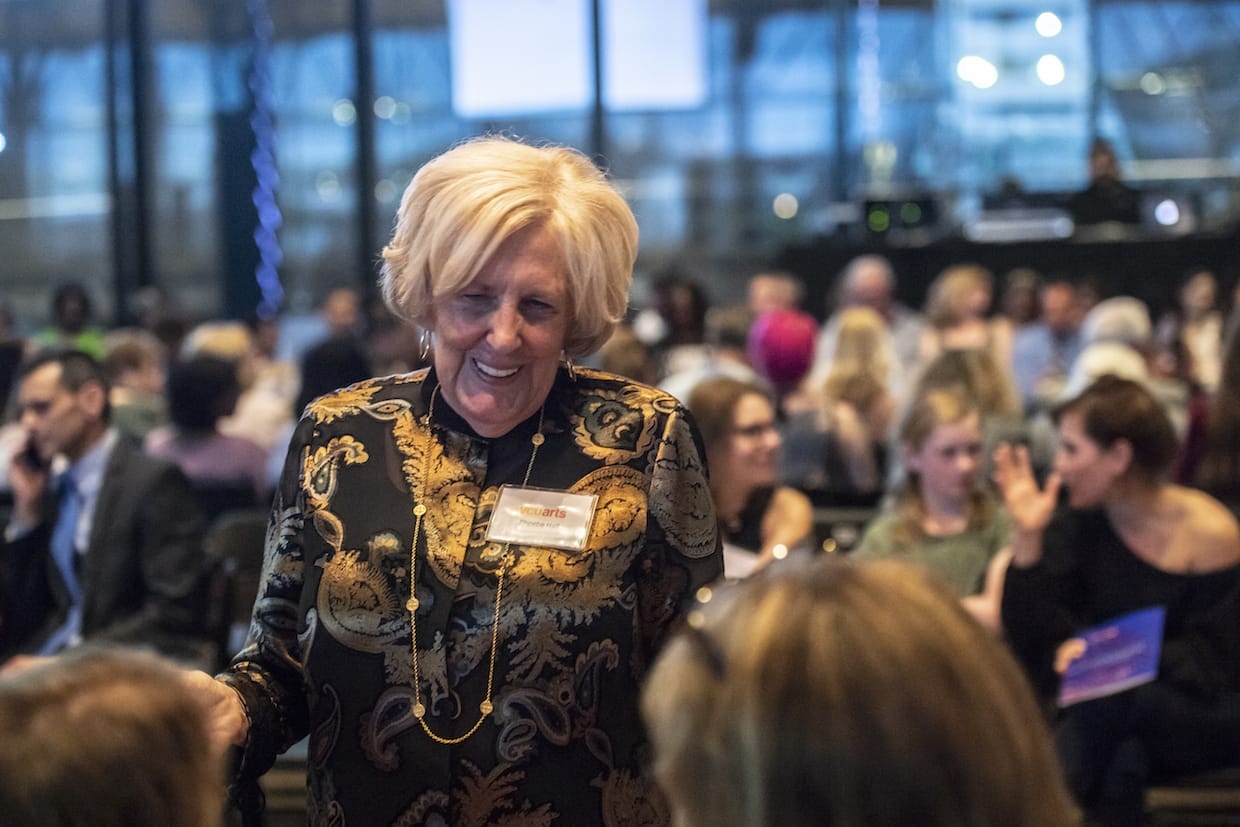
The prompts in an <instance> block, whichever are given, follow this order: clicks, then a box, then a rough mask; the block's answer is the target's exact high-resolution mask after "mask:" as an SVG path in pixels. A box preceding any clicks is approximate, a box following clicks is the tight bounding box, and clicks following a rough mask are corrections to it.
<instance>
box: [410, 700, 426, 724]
mask: <svg viewBox="0 0 1240 827" xmlns="http://www.w3.org/2000/svg"><path fill="white" fill-rule="evenodd" d="M413 717H415V718H417V719H418V720H419V721H420V720H422V719H423V718H425V717H426V707H424V706H422V704H414V705H413Z"/></svg>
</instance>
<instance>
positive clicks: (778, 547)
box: [771, 543, 788, 560]
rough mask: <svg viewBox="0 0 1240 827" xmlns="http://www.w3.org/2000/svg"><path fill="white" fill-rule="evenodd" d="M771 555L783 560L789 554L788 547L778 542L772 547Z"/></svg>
mask: <svg viewBox="0 0 1240 827" xmlns="http://www.w3.org/2000/svg"><path fill="white" fill-rule="evenodd" d="M771 556H772V557H774V558H775V559H776V560H783V559H784V558H785V557H787V556H788V547H787V546H786V545H784V544H783V543H776V544H775V545H774V547H772V548H771Z"/></svg>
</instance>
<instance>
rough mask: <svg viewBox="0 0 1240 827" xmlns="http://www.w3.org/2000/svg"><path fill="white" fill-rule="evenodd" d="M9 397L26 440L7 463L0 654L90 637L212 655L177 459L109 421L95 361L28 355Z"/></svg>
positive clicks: (198, 531) (198, 541) (194, 511)
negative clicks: (9, 504)
mask: <svg viewBox="0 0 1240 827" xmlns="http://www.w3.org/2000/svg"><path fill="white" fill-rule="evenodd" d="M17 402H18V408H19V411H20V416H21V419H20V423H21V426H22V428H24V429H25V431H26V435H27V440H28V443H27V448H26V451H25V452H24V453H21V454H19V455H17V456H16V457H15V458H14V460H13V462H12V463H11V466H10V468H9V481H10V484H11V486H12V490H13V514H12V517H11V519H10V522H9V525H8V526H7V527H6V528H5V534H4V540H3V544H0V661H3V660H6V659H8V658H10V657H12V656H13V655H25V654H54V653H56V652H58V651H60V650H62V649H64V648H67V647H70V646H74V645H76V644H77V643H79V642H81V641H92V640H93V641H107V642H115V643H123V644H140V645H145V646H152V647H155V648H156V649H158V650H160V651H162V652H164V653H165V654H168V655H172V656H176V657H182V658H201V657H203V656H207V657H209V656H210V652H209V646H208V645H207V643H208V641H207V640H206V637H207V632H206V629H205V628H204V626H205V624H204V620H203V618H204V616H205V606H204V602H205V591H204V589H205V586H206V583H207V576H206V573H207V570H208V567H207V562H206V558H205V556H204V554H203V550H202V536H203V533H204V530H205V527H206V526H205V520H204V518H203V516H202V512H201V511H200V510H199V508H198V506H197V504H196V503H195V501H194V498H193V495H192V493H191V491H190V487H189V484H188V482H187V481H186V479H185V477H184V476H183V475H182V474H181V472H180V471H179V470H178V469H177V468H176V466H174V465H171V464H169V463H166V462H163V461H160V460H156V459H154V458H151V457H148V456H147V455H145V454H144V453H142V451H141V449H140V448H139V447H138V446H137V445H135V444H133V443H131V442H129V441H128V440H127V439H126V438H125V437H123V436H121V435H120V433H119V432H118V431H117V430H116V429H114V428H111V427H109V424H108V418H109V407H108V382H107V377H106V374H105V373H104V371H103V368H102V366H101V365H100V364H99V363H98V362H97V361H95V359H93V358H92V357H90V356H88V355H87V354H85V353H82V352H80V351H71V350H55V351H45V352H42V353H39V354H36V355H35V356H34V357H32V358H31V359H30V360H28V361H27V362H26V363H25V364H24V365H23V366H22V368H21V369H20V371H19V374H18V386H17ZM57 457H63V458H64V460H65V461H67V465H66V467H64V468H63V470H61V469H59V465H56V466H53V459H55V458H57ZM53 467H56V468H57V470H56V471H53Z"/></svg>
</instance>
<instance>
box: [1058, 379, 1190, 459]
mask: <svg viewBox="0 0 1240 827" xmlns="http://www.w3.org/2000/svg"><path fill="white" fill-rule="evenodd" d="M1070 413H1071V414H1079V415H1080V417H1081V425H1082V427H1083V429H1084V431H1085V433H1086V435H1087V436H1088V437H1089V438H1090V439H1092V440H1093V441H1094V442H1096V443H1098V444H1099V445H1100V446H1102V447H1103V448H1109V447H1111V446H1112V445H1114V444H1115V443H1116V442H1117V441H1119V440H1124V441H1126V442H1127V443H1128V444H1129V445H1131V446H1132V465H1133V468H1134V469H1136V470H1137V471H1138V472H1139V473H1141V474H1143V475H1144V476H1145V477H1146V478H1148V479H1151V480H1158V479H1161V478H1163V477H1165V476H1166V475H1167V473H1168V472H1169V471H1170V469H1171V466H1172V464H1173V463H1174V462H1175V460H1176V457H1177V456H1178V454H1179V440H1178V439H1177V438H1176V435H1175V428H1174V426H1173V425H1172V424H1171V419H1170V418H1169V417H1168V416H1167V409H1166V408H1165V407H1163V404H1162V403H1161V402H1159V401H1158V399H1157V398H1156V397H1155V396H1154V395H1153V394H1152V393H1150V391H1149V389H1148V388H1147V387H1146V386H1145V385H1144V384H1143V383H1141V382H1137V381H1134V380H1132V379H1126V378H1122V377H1119V376H1115V375H1113V374H1106V375H1104V376H1101V377H1099V378H1098V379H1097V380H1095V381H1094V382H1093V383H1092V384H1091V385H1089V386H1088V387H1086V388H1085V389H1084V390H1083V391H1081V393H1080V394H1078V395H1077V396H1075V397H1073V398H1072V399H1069V400H1068V401H1067V402H1064V403H1063V404H1061V405H1060V406H1059V407H1058V408H1056V409H1055V420H1056V421H1058V420H1060V419H1062V418H1063V417H1064V416H1065V415H1067V414H1070Z"/></svg>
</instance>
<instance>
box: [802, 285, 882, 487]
mask: <svg viewBox="0 0 1240 827" xmlns="http://www.w3.org/2000/svg"><path fill="white" fill-rule="evenodd" d="M886 336H887V327H886V323H885V322H883V319H882V317H881V316H879V315H878V313H876V312H875V311H873V310H871V309H870V308H868V307H850V308H848V309H846V310H843V311H841V313H840V321H839V333H838V337H837V340H836V345H835V358H834V359H833V360H832V362H831V368H830V370H829V371H828V372H827V378H826V381H825V382H824V383H823V388H822V399H821V405H820V409H819V420H818V430H819V432H820V433H821V434H823V435H824V439H825V442H826V444H825V446H824V456H823V469H822V470H823V475H824V477H825V482H826V485H825V487H826V488H828V489H829V490H831V491H840V492H846V493H863V494H864V493H873V494H878V493H879V492H881V491H882V487H883V472H884V466H885V464H886V441H887V438H888V435H889V432H890V430H891V424H892V421H893V418H894V415H895V408H896V403H895V397H894V396H892V395H891V393H890V392H889V391H888V390H887V378H888V373H889V370H890V365H889V364H888V352H887V348H886V346H885V342H886Z"/></svg>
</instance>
